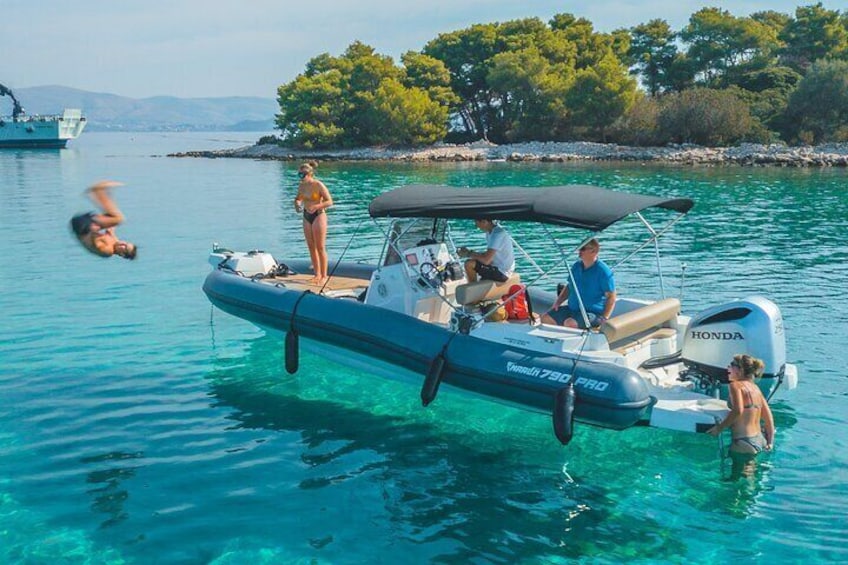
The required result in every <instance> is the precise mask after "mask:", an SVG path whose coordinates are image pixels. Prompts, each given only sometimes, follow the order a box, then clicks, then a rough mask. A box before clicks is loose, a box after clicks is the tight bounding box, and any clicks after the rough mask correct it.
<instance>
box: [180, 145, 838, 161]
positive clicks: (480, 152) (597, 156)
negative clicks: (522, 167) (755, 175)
mask: <svg viewBox="0 0 848 565" xmlns="http://www.w3.org/2000/svg"><path fill="white" fill-rule="evenodd" d="M169 157H204V158H213V159H214V158H237V159H266V160H277V161H298V162H299V161H305V160H309V159H316V160H318V161H407V162H458V161H513V162H547V163H564V162H568V161H624V162H641V163H669V164H677V165H707V166H710V165H713V166H714V165H742V166H777V167H848V143H831V144H826V145H819V146H815V147H810V146H803V147H788V146H786V145H778V144H772V145H762V144H754V143H745V144H741V145H738V146H736V147H712V148H711V147H700V146H697V145H669V146H666V147H628V146H623V145H616V144H612V143H591V142H584V141H580V142H544V143H542V142H535V143H516V144H511V145H495V144H493V143H487V142H482V141H477V142H474V143H469V144H464V145H451V144H437V145H432V146H429V147H425V148H418V149H387V148H379V147H367V148H360V149H336V150H314V151H304V150H295V149H292V148H288V147H281V146H279V145H273V144H265V145H250V146H247V147H240V148H237V149H222V150H217V151H187V152H184V153H173V154H170V155H169Z"/></svg>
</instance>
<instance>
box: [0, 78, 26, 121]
mask: <svg viewBox="0 0 848 565" xmlns="http://www.w3.org/2000/svg"><path fill="white" fill-rule="evenodd" d="M0 96H8V97H9V98H11V99H12V118H13V119H14V118H17V117H18V116H20V115H21V114H23V113H24V109H23V107H22V106H21V103H20V102H18V99H17V98H15V95H14V94H12V89H10V88H9V87H7V86H4V85H2V84H0Z"/></svg>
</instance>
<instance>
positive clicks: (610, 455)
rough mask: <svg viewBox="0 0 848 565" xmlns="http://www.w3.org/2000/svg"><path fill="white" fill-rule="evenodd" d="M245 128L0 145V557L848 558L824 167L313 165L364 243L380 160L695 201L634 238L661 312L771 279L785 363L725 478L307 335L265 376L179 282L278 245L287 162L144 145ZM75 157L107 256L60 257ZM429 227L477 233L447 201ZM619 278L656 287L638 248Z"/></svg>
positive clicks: (691, 443)
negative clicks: (757, 449) (120, 222)
mask: <svg viewBox="0 0 848 565" xmlns="http://www.w3.org/2000/svg"><path fill="white" fill-rule="evenodd" d="M256 137H257V136H256V135H255V134H232V133H223V134H218V135H215V134H208V133H204V134H167V135H165V134H110V133H96V132H92V133H86V134H84V135H83V136H82V137H81V138H80V139H79V140H77V141H76V142H72V146H71V147H70V148H68V149H66V150H61V151H3V152H0V178H2V184H1V185H0V202H1V203H2V209H3V214H2V219H0V251H2V256H3V257H4V260H3V262H2V266H0V281H2V291H3V292H2V293H0V311H2V313H3V323H2V324H0V359H2V365H0V367H2V371H0V562H2V563H60V562H61V563H186V564H188V563H218V564H223V563H244V562H253V563H298V562H303V563H307V562H308V563H395V562H399V561H403V562H411V563H426V562H436V563H491V562H495V563H572V562H580V563H618V562H623V561H626V562H633V563H654V562H680V563H683V562H686V563H689V562H695V563H727V562H730V561H731V560H732V561H734V562H736V561H738V562H753V563H760V562H780V563H791V562H805V563H824V562H844V561H846V560H848V549H846V548H848V526H846V522H845V516H846V515H848V502H846V497H847V496H848V472H846V471H845V469H846V468H848V457H846V440H848V432H846V429H848V428H846V420H848V418H847V417H846V415H845V414H846V411H845V407H844V404H845V401H846V395H848V392H846V391H847V390H848V387H846V383H847V382H848V381H846V376H847V375H846V367H848V348H846V347H845V335H846V330H848V304H846V301H844V300H841V299H840V298H839V297H841V296H842V289H843V287H844V283H845V280H846V279H848V248H846V239H845V238H846V236H845V234H846V233H848V190H846V187H848V172H846V171H845V170H832V169H816V170H785V169H749V168H738V167H731V168H679V167H639V166H633V165H628V166H623V165H622V166H619V165H614V164H607V165H597V164H582V165H569V164H526V163H525V164H510V163H460V164H455V163H450V164H441V165H435V164H434V165H404V164H391V165H389V164H382V165H376V164H362V163H359V164H349V163H348V164H345V163H326V164H322V165H321V167H319V169H318V174H319V177H320V178H322V179H323V180H324V181H325V182H326V183H327V185H328V186H329V188H330V190H331V191H332V192H333V195H334V197H335V199H336V201H337V206H336V207H335V208H334V209H333V210H332V211H331V213H330V223H331V227H330V230H331V232H330V241H329V246H330V250H331V254H332V255H333V256H335V257H338V256H339V255H341V254H343V253H344V258H345V260H348V259H354V260H356V259H373V258H374V256H375V255H376V254H377V253H379V250H380V246H381V240H380V238H379V236H378V234H377V233H376V231H375V230H374V228H373V226H372V224H371V222H370V220H364V218H365V217H366V215H367V205H368V202H369V201H370V199H371V198H372V197H373V196H375V195H376V194H379V193H380V192H382V191H384V190H387V189H389V188H392V187H395V186H398V185H402V184H407V183H440V184H450V185H457V186H460V185H474V186H483V185H487V184H498V185H553V184H566V183H589V184H598V185H602V186H606V187H611V188H618V189H624V190H633V191H639V192H646V193H652V194H663V195H677V196H688V197H692V198H694V199H695V201H696V206H695V208H694V209H693V210H692V212H691V213H690V215H689V216H688V217H687V218H686V219H684V220H683V221H682V222H681V223H680V224H678V225H677V226H676V228H675V229H674V231H673V232H672V233H671V234H669V236H668V237H667V238H664V239H663V240H662V241H663V243H662V246H661V249H662V251H663V254H664V259H663V270H664V274H665V278H664V280H665V285H666V292H667V294H668V295H670V296H678V295H679V294H680V288H681V283H682V282H683V283H684V284H683V286H684V291H683V304H684V308H685V310H686V311H687V312H689V313H694V312H696V311H698V310H700V309H702V308H705V307H707V306H708V305H711V304H714V303H717V302H719V301H725V300H730V299H733V298H738V297H742V296H745V295H748V294H752V293H761V294H765V295H766V296H768V297H770V298H772V299H773V300H775V301H776V302H777V303H778V304H779V305H780V306H781V308H782V311H783V315H784V318H785V326H786V331H787V336H788V347H789V356H790V359H791V360H792V361H794V362H796V363H797V364H798V366H799V370H800V374H801V387H800V388H799V389H798V390H796V391H793V392H779V393H778V395H777V397H776V398H775V399H774V400H773V402H772V405H773V409H774V412H775V416H776V419H777V426H778V436H777V449H776V451H775V452H774V453H773V454H770V455H768V456H766V457H765V458H763V459H762V460H761V462H760V465H759V467H758V470H757V473H756V475H755V476H754V477H753V478H751V479H746V480H742V481H739V482H734V483H729V482H726V481H722V480H721V468H720V464H719V458H718V455H717V449H718V444H717V443H716V440H714V439H712V438H709V437H707V436H694V435H688V434H683V433H675V432H666V431H658V430H651V429H642V428H640V429H632V430H627V431H623V432H613V431H605V430H598V429H592V428H589V427H586V426H579V427H578V428H577V430H576V433H575V438H574V440H573V442H572V443H571V444H570V445H568V446H567V447H563V446H561V445H559V444H558V443H557V441H556V440H555V438H554V437H553V434H552V431H551V425H550V421H549V419H547V418H545V417H544V416H540V415H536V414H529V413H525V412H521V411H519V410H516V409H513V408H507V407H503V406H501V405H499V404H494V403H491V402H487V401H485V400H481V399H474V398H469V397H467V396H463V395H460V394H457V393H455V392H454V391H451V390H450V389H443V390H442V391H441V393H440V394H439V397H438V399H437V400H436V401H435V402H434V403H433V404H432V405H430V407H428V408H426V409H423V408H421V406H420V401H419V399H418V392H419V391H418V390H417V389H415V388H413V387H408V386H405V385H402V384H399V383H394V382H389V381H384V380H380V379H377V378H374V377H372V376H371V375H369V374H367V372H365V371H359V370H352V369H349V368H346V367H344V366H340V365H336V364H333V363H330V362H327V361H325V360H323V359H321V358H320V356H315V355H311V354H307V353H304V354H302V357H301V368H300V371H299V372H298V373H297V374H296V375H295V376H290V375H288V374H287V373H286V372H285V371H284V369H283V359H282V343H281V340H280V339H279V337H277V336H272V335H266V334H265V333H264V332H263V331H261V330H259V329H257V328H255V327H253V326H251V325H249V324H247V323H245V322H243V321H241V320H239V319H236V318H233V317H230V316H227V315H225V314H223V313H221V312H218V311H214V312H213V311H212V309H211V307H210V305H209V303H208V301H207V300H206V298H205V296H204V295H203V293H202V291H201V284H202V282H203V278H204V276H205V274H206V272H207V271H208V265H207V264H206V256H207V253H208V251H209V250H210V248H211V245H212V242H214V241H217V242H220V243H222V244H224V245H226V246H228V247H231V248H239V249H252V248H261V249H265V250H268V251H272V252H276V253H286V254H291V253H292V252H294V253H295V254H299V255H300V256H303V257H305V256H306V252H305V246H304V244H303V236H302V234H301V231H300V230H301V227H300V220H299V218H298V216H297V215H296V214H295V213H294V212H293V211H292V209H291V200H292V198H293V197H294V191H295V186H296V182H295V181H296V176H295V171H296V163H291V164H286V163H279V162H265V161H249V160H233V159H214V160H206V159H174V158H167V157H164V155H165V154H167V153H170V152H175V151H187V150H197V149H217V148H225V147H235V146H238V145H241V144H244V143H245V142H247V141H249V140H253V139H255V138H256ZM100 178H115V179H119V180H122V181H124V182H125V183H127V186H125V187H123V188H120V189H118V192H116V196H117V198H118V202H119V204H120V205H121V206H122V208H123V209H124V211H125V212H126V214H127V216H128V222H127V224H126V226H123V227H122V228H120V229H119V233H120V234H121V235H123V236H124V237H126V238H128V239H131V240H134V241H137V242H138V244H139V258H138V260H137V261H135V262H127V261H123V260H120V259H111V260H101V259H98V258H95V257H93V256H89V255H86V254H84V253H83V252H82V251H81V249H80V248H79V247H78V246H77V244H76V242H75V241H74V240H73V239H72V238H71V237H70V235H69V232H68V228H67V221H68V219H69V218H70V216H71V215H72V214H74V213H76V212H79V211H83V210H86V209H87V207H88V204H87V203H86V201H85V200H84V198H83V197H82V196H81V192H82V190H83V189H84V188H85V186H87V185H88V184H90V183H91V182H93V181H94V180H97V179H100ZM509 227H510V229H512V231H513V232H514V233H515V234H516V236H517V237H518V239H519V241H520V242H521V244H522V246H523V247H524V248H525V249H527V250H528V251H530V252H531V253H533V254H534V256H535V257H536V258H541V261H542V263H546V264H550V263H552V262H553V261H554V260H555V259H556V258H555V256H554V254H553V251H552V248H551V246H550V244H549V243H548V238H547V235H546V234H545V233H544V232H542V231H541V230H538V229H533V228H532V227H527V226H520V225H512V226H509ZM643 233H644V232H643V230H642V228H641V225H639V224H636V223H628V224H625V225H622V226H617V227H614V228H613V229H612V230H611V231H610V232H609V233H608V234H605V235H604V236H603V238H602V243H603V245H604V248H603V251H602V254H603V256H604V257H605V258H606V259H608V260H609V262H611V263H615V262H617V259H621V258H622V257H624V255H625V253H626V252H627V251H628V250H629V249H631V248H632V247H633V243H634V242H635V241H637V238H638V237H641V236H642V235H643ZM456 235H457V237H459V238H461V239H462V240H463V241H468V242H470V243H472V244H474V243H475V242H476V243H482V241H483V238H482V235H481V234H479V233H475V232H473V228H472V226H470V225H468V226H461V227H460V229H459V230H458V233H457V234H456ZM555 235H556V236H557V238H558V240H559V241H560V242H562V243H569V244H574V243H576V234H568V233H566V232H560V231H556V232H555ZM349 243H350V245H349V246H348V244H349ZM472 247H473V245H472ZM684 264H685V265H686V267H685V280H684V279H683V277H682V273H683V272H684V269H683V265H684ZM519 267H520V269H521V270H522V271H523V272H526V273H530V272H531V266H530V264H529V263H528V262H527V261H525V260H521V261H520V263H519ZM617 282H618V286H619V291H620V293H621V294H624V295H640V296H647V297H658V296H659V294H658V292H657V291H656V282H657V270H656V267H655V264H654V263H653V256H652V254H651V253H646V254H640V255H639V256H638V257H637V260H635V261H632V260H631V262H629V263H626V264H624V265H622V266H621V267H619V269H618V270H617ZM550 285H551V287H553V286H554V285H555V281H552V282H551V283H550Z"/></svg>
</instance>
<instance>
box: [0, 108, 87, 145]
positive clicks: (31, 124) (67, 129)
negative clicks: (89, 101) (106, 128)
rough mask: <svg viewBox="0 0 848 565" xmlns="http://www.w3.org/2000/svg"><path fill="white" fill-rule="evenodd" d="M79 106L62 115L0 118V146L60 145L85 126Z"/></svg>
mask: <svg viewBox="0 0 848 565" xmlns="http://www.w3.org/2000/svg"><path fill="white" fill-rule="evenodd" d="M85 125H86V120H85V118H84V117H82V115H81V113H80V111H79V110H65V112H64V113H63V114H62V115H61V116H24V117H18V118H2V119H0V148H22V149H61V148H63V147H65V146H66V145H67V143H68V140H71V139H76V138H77V137H79V135H80V134H81V133H82V131H83V129H85Z"/></svg>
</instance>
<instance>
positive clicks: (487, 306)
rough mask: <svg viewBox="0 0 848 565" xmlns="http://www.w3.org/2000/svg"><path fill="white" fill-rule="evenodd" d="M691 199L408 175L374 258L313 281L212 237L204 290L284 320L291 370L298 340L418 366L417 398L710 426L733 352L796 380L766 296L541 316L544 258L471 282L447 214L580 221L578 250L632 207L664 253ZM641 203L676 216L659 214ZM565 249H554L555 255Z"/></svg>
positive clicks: (545, 296) (578, 418)
mask: <svg viewBox="0 0 848 565" xmlns="http://www.w3.org/2000/svg"><path fill="white" fill-rule="evenodd" d="M692 206H693V202H692V201H691V200H689V199H686V198H662V197H655V196H646V195H639V194H629V193H624V192H620V191H612V190H607V189H603V188H599V187H592V186H582V185H571V186H558V187H545V188H521V187H492V188H473V189H472V188H452V187H445V186H429V185H413V186H406V187H402V188H399V189H396V190H393V191H390V192H386V193H384V194H382V195H380V196H378V197H377V198H375V199H374V200H373V201H372V202H371V204H370V206H369V212H370V215H371V217H372V218H373V219H374V223H375V225H376V226H377V227H378V228H379V229H380V230H381V231H382V233H383V235H384V236H385V243H384V246H383V250H382V252H381V254H380V257H379V259H378V261H377V262H375V263H374V264H362V263H353V262H344V261H334V262H331V264H330V271H331V272H330V278H329V280H328V281H327V283H326V284H324V285H316V284H313V283H312V282H311V280H312V271H311V268H310V266H309V263H308V262H307V261H303V260H297V259H291V258H288V257H274V256H273V255H271V254H270V253H266V252H263V251H256V250H254V251H247V252H239V251H232V250H228V249H224V248H221V247H219V246H217V245H216V246H214V247H213V250H212V253H211V255H210V257H209V261H210V264H211V265H212V267H213V270H212V272H211V273H210V274H209V275H208V276H207V278H206V281H205V283H204V285H203V290H204V292H205V293H206V295H207V297H208V298H209V300H210V301H211V302H212V304H214V305H215V306H216V307H217V308H219V309H220V310H222V311H224V312H227V313H229V314H232V315H234V316H237V317H239V318H242V319H244V320H247V321H249V322H251V323H253V324H256V325H258V326H260V327H262V328H265V329H268V330H273V331H279V332H282V333H283V334H285V366H286V370H287V371H288V372H290V373H294V372H296V371H297V370H298V366H299V351H300V348H301V347H305V348H314V349H315V350H316V351H319V352H320V353H321V355H322V356H323V357H326V358H331V359H335V360H337V361H339V362H340V363H343V364H346V365H349V366H353V367H357V368H361V369H363V370H366V371H368V372H371V373H375V374H381V375H384V376H387V377H391V378H400V379H402V380H406V381H411V382H412V383H414V384H415V386H416V387H417V388H418V389H419V390H420V396H421V401H422V404H423V405H424V406H427V405H428V404H430V403H431V402H433V401H434V400H435V399H436V397H437V395H438V393H439V390H440V387H442V385H444V387H445V388H452V389H459V390H462V391H466V392H469V393H473V394H475V395H478V396H482V397H485V398H489V399H491V400H495V401H498V402H505V403H508V404H511V405H515V406H518V407H521V408H524V409H527V410H531V411H535V412H540V413H543V414H547V415H549V416H550V417H551V418H552V427H553V431H554V433H555V435H556V437H557V438H558V439H559V441H560V442H562V443H563V444H566V443H568V441H569V440H570V439H571V437H572V434H573V431H574V425H575V422H579V423H585V424H589V425H593V426H600V427H604V428H610V429H615V430H621V429H625V428H628V427H631V426H638V425H647V426H655V427H659V428H667V429H674V430H683V431H689V432H703V431H705V430H707V429H708V428H709V427H711V426H712V425H713V424H715V422H716V421H717V420H720V419H721V418H723V417H724V415H725V414H726V413H727V403H726V400H725V398H726V395H727V380H726V378H727V375H726V366H727V364H728V362H729V361H730V359H731V358H732V356H733V355H735V354H739V353H747V354H750V355H753V356H755V357H758V358H760V359H763V361H764V362H765V372H764V374H763V376H762V377H761V378H760V379H759V380H758V385H759V386H760V388H761V389H762V390H763V392H764V393H765V395H766V396H767V397H770V396H771V395H772V394H774V392H775V391H776V390H777V389H778V388H779V387H780V386H781V385H783V386H784V388H790V389H791V388H794V387H795V386H796V384H797V370H796V368H795V366H794V365H792V364H789V363H787V362H786V344H785V337H784V331H783V322H782V318H781V314H780V310H779V309H778V307H777V306H776V305H775V304H774V303H773V302H771V301H770V300H768V299H767V298H765V297H762V296H750V297H746V298H742V299H739V300H734V301H731V302H728V303H725V304H720V305H717V306H714V307H712V308H709V309H707V310H705V311H703V312H700V313H698V314H697V315H695V316H691V317H690V316H686V315H683V314H682V313H681V312H680V301H679V300H678V299H677V298H662V299H660V300H642V299H638V298H631V297H626V296H623V297H622V296H619V297H618V299H617V300H616V303H615V308H614V310H613V312H612V315H611V316H610V318H609V319H608V320H606V321H605V322H604V323H603V324H602V325H601V326H600V327H599V328H596V329H593V330H581V329H576V328H567V327H562V326H555V325H548V324H544V323H541V322H540V317H539V316H538V314H539V313H541V312H544V311H546V310H548V309H550V307H551V306H552V304H553V301H554V299H555V293H554V292H552V291H546V290H542V289H541V288H540V285H538V284H537V283H538V282H539V281H542V280H545V279H546V278H547V276H548V275H549V274H550V271H551V270H553V269H549V270H548V271H546V272H545V271H543V272H541V273H539V274H533V275H530V276H528V275H527V274H522V275H523V276H524V277H525V280H522V275H519V274H514V275H512V276H511V277H510V278H509V280H507V281H506V282H504V283H496V282H493V281H477V282H471V283H469V282H468V281H467V280H466V278H465V273H464V269H463V268H462V264H461V263H460V259H459V257H458V255H457V248H456V246H455V245H454V242H453V240H452V238H451V235H450V234H451V232H450V223H451V222H452V221H455V220H467V219H473V218H479V217H486V218H491V219H494V220H499V221H510V222H535V223H538V224H544V225H545V226H546V228H545V229H548V228H551V229H553V228H559V227H563V228H571V229H577V230H582V231H583V233H585V234H586V237H585V239H582V240H581V241H580V244H579V245H577V246H576V247H575V248H574V250H576V249H577V248H579V247H580V246H582V245H583V243H585V241H588V240H589V239H590V238H591V237H593V236H594V235H596V233H597V232H601V231H603V230H604V229H606V228H607V227H609V226H610V225H612V224H613V223H616V222H618V221H619V220H622V219H624V218H627V217H630V216H636V217H637V218H638V220H639V221H640V222H641V223H643V224H644V225H645V226H647V228H648V234H649V237H648V239H647V241H645V242H644V243H643V244H641V245H640V246H639V247H638V248H637V250H636V251H634V253H633V254H631V255H630V256H632V255H634V254H635V253H636V252H637V251H639V250H641V249H643V248H645V247H649V246H653V247H654V248H655V251H656V256H657V268H660V262H659V247H658V245H657V240H658V239H659V237H660V236H661V235H662V234H663V233H664V232H665V231H666V230H668V229H669V228H670V227H671V226H672V225H674V224H675V223H676V222H677V221H679V220H680V219H681V218H682V217H683V216H684V215H685V214H686V213H687V212H688V211H689V210H690V209H691V208H692ZM647 210H652V211H653V212H659V213H660V214H661V215H664V216H667V215H668V214H669V213H671V214H672V218H671V219H670V220H668V221H665V220H664V225H663V226H662V227H660V228H655V227H654V226H653V225H651V224H650V223H649V222H648V219H647V217H646V215H645V214H644V212H645V211H647ZM581 237H582V236H581ZM560 252H561V251H560V250H558V251H557V253H560ZM630 256H628V258H629V257H630ZM571 257H573V255H572V254H570V253H569V252H563V253H562V259H561V260H560V262H559V263H558V265H557V266H559V267H561V266H562V265H564V264H567V262H569V258H571ZM625 260H626V259H625ZM533 264H534V265H535V263H533ZM557 266H555V267H557ZM540 270H541V269H540ZM565 270H566V271H568V269H565ZM661 280H662V277H660V281H661ZM546 282H548V283H549V282H550V281H549V280H547V281H546ZM519 302H520V303H522V305H523V306H526V308H525V310H526V312H525V313H524V314H523V315H521V314H520V312H519V314H517V315H515V316H513V318H514V319H510V318H509V317H507V318H506V319H504V316H502V315H500V313H502V310H503V308H502V307H503V306H504V305H515V304H518V303H519ZM519 310H521V309H518V308H513V309H511V311H512V312H513V313H515V311H519ZM581 310H582V308H581ZM534 311H535V313H534ZM582 315H583V316H584V317H585V315H586V314H585V311H582Z"/></svg>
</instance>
